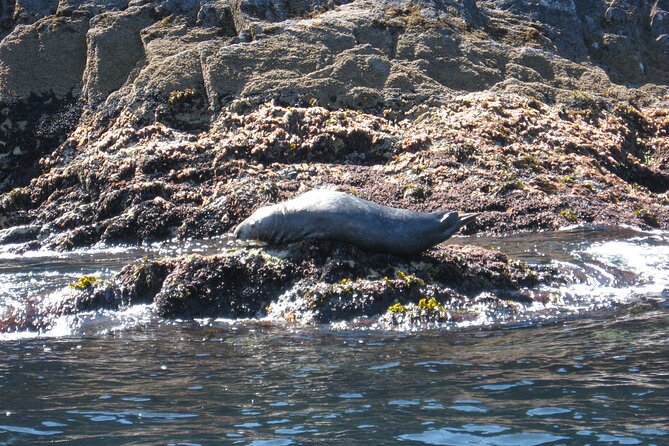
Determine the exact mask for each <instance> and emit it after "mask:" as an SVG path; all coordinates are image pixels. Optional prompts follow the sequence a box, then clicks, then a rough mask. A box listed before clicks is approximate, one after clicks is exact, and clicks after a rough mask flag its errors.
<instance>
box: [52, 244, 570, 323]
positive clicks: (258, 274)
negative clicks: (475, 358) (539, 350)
mask: <svg viewBox="0 0 669 446" xmlns="http://www.w3.org/2000/svg"><path fill="white" fill-rule="evenodd" d="M556 278H557V272H556V271H555V270H554V269H552V268H550V267H536V266H529V265H528V264H526V263H524V262H521V261H514V260H511V259H510V258H509V257H507V256H506V255H505V254H503V253H500V252H495V251H490V250H486V249H483V248H479V247H473V246H457V245H448V246H445V247H443V248H439V249H433V250H430V251H428V252H426V253H424V254H422V255H420V256H416V257H412V258H401V257H396V256H393V255H388V254H369V253H365V252H362V251H360V250H359V249H358V248H356V247H354V246H350V245H346V244H340V243H335V242H320V243H316V242H313V241H303V242H299V243H294V244H291V245H288V246H286V247H282V248H267V247H233V248H230V249H229V250H226V251H225V252H223V253H222V254H221V255H216V256H200V255H189V256H186V257H180V258H163V259H156V260H149V259H141V260H138V261H137V262H135V263H133V264H131V265H129V266H127V267H126V268H124V269H123V270H122V271H121V272H120V273H119V274H118V275H117V276H115V277H114V278H113V279H111V280H109V281H96V280H94V279H93V280H88V279H86V278H82V279H81V280H80V281H79V282H77V283H76V284H73V285H72V286H71V290H69V292H68V293H67V294H66V295H65V296H63V298H62V299H61V300H59V301H58V303H55V304H52V305H51V306H49V307H48V308H44V310H43V311H44V312H45V313H46V314H50V315H62V314H71V313H77V312H81V311H87V310H98V309H101V308H109V309H115V310H116V309H120V308H123V307H125V306H128V305H133V304H138V303H155V306H156V308H157V311H158V313H159V315H160V316H163V317H167V318H178V319H190V318H210V317H221V318H232V319H237V318H257V317H264V316H270V317H271V318H272V319H274V320H278V321H285V322H298V323H332V322H339V321H353V320H358V321H361V320H365V319H366V318H374V317H377V316H381V317H382V318H384V319H383V320H384V321H385V322H388V323H389V324H390V325H397V324H401V323H405V322H408V323H411V324H416V323H418V324H426V323H427V324H429V323H441V322H448V321H459V320H463V319H465V318H475V317H477V315H478V312H479V310H477V309H476V307H477V306H478V305H485V306H487V308H488V309H493V310H496V311H498V310H501V311H511V312H513V311H516V310H517V309H518V307H519V304H529V303H532V302H534V301H535V300H539V301H543V300H544V299H545V298H546V297H545V296H539V295H536V294H534V293H533V292H532V291H530V290H529V288H531V287H534V286H535V285H538V284H540V283H547V282H549V281H555V280H556ZM373 320H375V319H373Z"/></svg>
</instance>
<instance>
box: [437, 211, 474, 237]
mask: <svg viewBox="0 0 669 446" xmlns="http://www.w3.org/2000/svg"><path fill="white" fill-rule="evenodd" d="M479 215H481V213H480V212H472V213H465V214H458V213H457V212H447V213H445V214H444V216H443V217H441V220H440V223H441V225H442V234H443V235H444V236H445V237H446V238H448V237H450V236H451V235H453V234H455V233H456V232H457V231H458V229H460V228H461V227H463V226H464V225H466V224H467V223H471V222H472V221H474V220H475V219H476V217H478V216H479Z"/></svg>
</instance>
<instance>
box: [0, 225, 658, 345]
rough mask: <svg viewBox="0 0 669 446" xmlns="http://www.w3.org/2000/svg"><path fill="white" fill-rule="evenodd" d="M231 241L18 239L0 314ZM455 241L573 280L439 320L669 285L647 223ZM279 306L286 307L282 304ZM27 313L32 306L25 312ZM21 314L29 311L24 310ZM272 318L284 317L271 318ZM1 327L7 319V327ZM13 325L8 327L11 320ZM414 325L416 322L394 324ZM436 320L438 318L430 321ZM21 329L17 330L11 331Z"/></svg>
mask: <svg viewBox="0 0 669 446" xmlns="http://www.w3.org/2000/svg"><path fill="white" fill-rule="evenodd" d="M228 242H229V241H228V240H227V239H225V238H214V239H209V240H200V241H189V242H166V243H157V244H153V245H148V246H145V247H141V248H138V247H131V248H123V247H104V246H99V247H95V248H94V249H88V250H79V251H72V252H67V253H62V252H50V251H35V252H28V253H24V254H20V255H18V254H12V252H11V249H12V247H11V246H9V247H8V246H5V247H2V249H3V250H2V251H0V321H5V322H4V323H5V324H6V325H7V324H8V323H9V322H8V321H12V320H13V321H14V323H15V325H16V326H17V327H19V328H20V327H21V324H20V322H21V320H23V319H26V318H28V316H29V314H28V313H30V311H34V309H35V308H36V307H37V306H39V305H40V303H42V304H44V303H48V302H56V301H59V300H63V299H66V298H67V296H68V292H69V290H68V287H67V284H68V283H70V282H75V281H76V280H77V278H78V277H80V276H82V275H92V276H95V277H96V278H98V279H105V278H109V277H111V276H113V274H115V273H116V272H118V271H120V269H121V268H122V267H124V266H125V265H127V264H129V263H130V262H132V261H133V260H135V259H137V258H140V257H144V256H147V257H151V258H152V257H158V256H165V255H182V254H187V253H199V254H213V253H217V252H220V251H221V250H223V249H226V247H227V246H228ZM450 243H456V244H476V245H480V246H483V247H487V248H493V249H498V250H500V251H502V252H505V253H508V254H509V255H510V256H511V257H513V258H516V259H519V260H524V261H526V262H528V263H534V264H552V265H554V266H556V267H558V268H559V269H561V270H562V271H563V272H564V273H565V275H566V276H568V277H570V279H569V280H568V282H567V283H557V284H550V285H547V286H542V287H539V288H537V289H535V290H531V292H532V293H541V294H542V295H546V296H549V298H548V299H544V300H542V301H541V302H535V303H533V304H530V305H528V304H521V303H517V302H505V303H504V305H503V306H501V307H500V305H497V306H495V307H492V306H491V307H488V306H486V305H485V304H480V305H477V306H475V307H473V308H472V314H473V315H474V316H472V317H469V318H467V319H465V320H461V321H457V322H450V323H446V324H442V325H441V328H447V329H463V328H472V327H474V328H475V327H485V326H499V325H518V324H520V325H526V324H534V323H540V322H546V321H555V320H560V319H564V318H566V317H574V316H578V315H587V314H592V313H593V312H598V311H605V310H615V309H617V308H620V307H621V306H625V305H634V304H638V303H639V302H651V303H652V302H655V303H654V305H655V306H657V305H658V304H659V302H662V301H663V300H666V299H667V297H669V296H668V294H669V274H667V273H669V235H668V234H667V233H663V232H651V233H649V232H641V231H638V230H634V229H631V228H616V229H610V228H572V229H570V230H565V231H555V232H544V233H527V234H517V235H514V236H509V237H472V238H465V237H457V238H454V239H452V240H451V241H450ZM278 312H279V313H280V312H281V311H278ZM24 313H25V314H24ZM22 317H23V319H22ZM155 320H156V316H155V309H154V308H153V307H152V306H147V305H142V306H137V308H125V309H123V310H122V311H118V312H113V311H108V310H106V311H98V312H88V313H79V314H77V315H71V316H62V317H59V318H57V319H55V320H54V321H52V323H51V324H50V328H48V329H47V330H46V331H44V332H42V333H40V335H41V336H65V335H76V334H94V333H107V332H110V331H117V330H123V329H124V328H130V327H135V326H137V325H142V324H146V323H149V322H151V321H155ZM268 320H269V321H271V322H277V321H280V319H278V318H274V319H273V317H272V312H270V315H269V317H268ZM355 327H357V328H365V329H369V328H377V329H387V328H389V327H388V326H387V325H384V324H375V323H373V322H369V321H366V322H365V323H364V324H361V323H357V322H356V321H353V322H351V323H347V322H344V323H337V324H333V328H337V329H348V328H355ZM1 328H2V327H1V326H0V329H1ZM10 328H11V327H10ZM393 328H395V329H400V330H401V329H407V330H408V329H412V328H413V329H415V327H409V326H407V327H393ZM433 328H434V327H433ZM2 331H5V333H0V339H16V338H19V337H21V336H26V337H33V336H36V335H38V334H37V333H35V332H30V331H25V330H18V331H19V332H16V331H15V330H8V329H7V327H5V330H0V332H2ZM11 331H14V332H13V333H7V332H11Z"/></svg>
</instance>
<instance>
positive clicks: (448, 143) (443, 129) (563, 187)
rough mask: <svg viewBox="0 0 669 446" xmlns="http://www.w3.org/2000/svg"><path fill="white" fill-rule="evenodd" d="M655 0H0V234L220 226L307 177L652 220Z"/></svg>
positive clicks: (662, 114)
mask: <svg viewBox="0 0 669 446" xmlns="http://www.w3.org/2000/svg"><path fill="white" fill-rule="evenodd" d="M668 11H669V3H667V1H665V0H612V1H604V0H594V1H593V0H587V1H586V0H539V1H529V0H478V1H476V0H462V1H457V0H411V1H409V0H387V1H367V0H210V1H205V0H200V1H198V0H164V1H156V2H149V1H143V0H133V1H125V0H60V1H56V0H15V1H14V0H2V1H0V37H1V38H2V42H1V43H0V115H1V116H0V191H2V192H4V194H3V195H1V196H0V212H1V213H2V218H3V224H4V225H5V226H9V227H12V229H9V230H5V231H4V232H3V233H2V234H0V241H4V242H10V241H11V242H29V244H28V245H26V246H27V247H37V246H48V247H57V248H60V249H67V248H71V247H74V246H85V245H90V244H93V243H95V242H97V241H100V240H103V241H107V242H134V241H142V240H153V239H163V238H166V237H172V236H174V235H177V236H180V237H192V236H196V237H197V236H208V235H216V234H221V233H224V232H226V231H229V230H230V228H231V227H233V225H234V224H236V223H237V222H238V221H239V220H240V219H241V218H243V217H245V216H246V215H248V214H249V213H250V212H251V211H252V209H253V208H254V207H256V206H259V205H261V204H264V203H268V202H275V201H277V200H279V199H282V198H286V197H290V196H293V195H295V194H296V193H297V192H298V191H304V190H307V189H310V188H312V187H317V186H321V185H329V186H335V187H338V188H340V189H342V190H347V191H352V192H355V193H356V194H358V195H360V196H362V197H365V198H370V199H374V200H376V201H380V202H382V203H385V204H391V205H396V206H403V207H409V208H414V209H429V210H434V209H438V208H458V209H462V210H467V211H483V212H484V215H483V217H482V218H481V219H480V220H479V223H478V226H474V227H473V229H472V230H473V231H491V232H503V231H509V230H518V229H538V228H550V227H558V226H564V225H566V224H572V223H614V224H615V223H631V224H635V225H641V226H654V227H663V228H666V227H667V226H668V224H669V212H668V211H667V207H666V205H667V190H668V189H669V165H668V162H669V142H668V135H667V132H668V129H669V109H668V108H667V107H668V103H667V91H668V88H667V85H668V81H669V12H668Z"/></svg>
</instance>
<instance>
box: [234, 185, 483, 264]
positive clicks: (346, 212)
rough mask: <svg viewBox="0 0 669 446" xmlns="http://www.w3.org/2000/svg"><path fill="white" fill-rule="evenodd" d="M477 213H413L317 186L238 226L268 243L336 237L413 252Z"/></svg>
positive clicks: (246, 236) (241, 233)
mask: <svg viewBox="0 0 669 446" xmlns="http://www.w3.org/2000/svg"><path fill="white" fill-rule="evenodd" d="M477 215H479V214H478V213H473V214H462V215H459V214H458V213H457V212H445V211H440V212H414V211H409V210H406V209H397V208H392V207H388V206H383V205H380V204H377V203H372V202H371V201H367V200H363V199H362V198H358V197H354V196H352V195H349V194H346V193H344V192H335V191H331V190H324V189H315V190H312V191H309V192H307V193H305V194H303V195H300V196H299V197H296V198H293V199H292V200H288V201H284V202H282V203H278V204H275V205H273V206H266V207H262V208H260V209H258V210H256V211H255V212H254V213H253V215H251V216H250V217H249V218H247V219H246V220H244V221H243V222H241V223H240V224H239V226H237V228H235V232H234V236H235V237H236V238H238V239H241V240H261V241H264V242H267V243H269V244H282V243H288V242H294V241H298V240H303V239H306V238H314V239H323V240H336V241H340V242H346V243H351V244H353V245H356V246H358V247H360V248H362V249H364V250H365V251H370V252H385V253H391V254H400V255H412V254H417V253H419V252H421V251H424V250H426V249H428V248H431V247H432V246H434V245H437V244H439V243H441V242H443V241H444V240H446V239H447V238H449V237H450V236H452V235H453V234H454V233H455V232H456V231H457V230H458V229H460V228H461V227H462V226H464V225H466V224H467V223H469V222H471V221H472V220H474V219H475V218H476V216H477Z"/></svg>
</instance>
